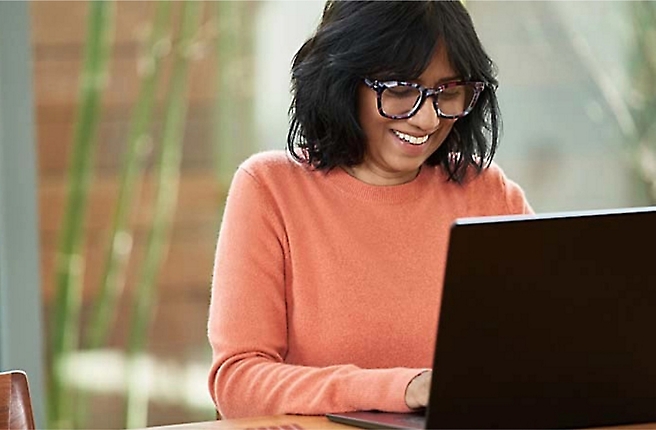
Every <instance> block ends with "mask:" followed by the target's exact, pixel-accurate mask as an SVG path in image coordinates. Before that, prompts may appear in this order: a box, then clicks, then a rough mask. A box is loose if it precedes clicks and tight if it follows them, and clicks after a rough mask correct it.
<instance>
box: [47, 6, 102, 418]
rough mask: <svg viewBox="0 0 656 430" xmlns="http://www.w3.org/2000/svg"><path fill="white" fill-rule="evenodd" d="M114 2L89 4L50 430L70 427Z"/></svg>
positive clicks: (61, 266) (56, 321)
mask: <svg viewBox="0 0 656 430" xmlns="http://www.w3.org/2000/svg"><path fill="white" fill-rule="evenodd" d="M114 8H115V5H114V2H112V1H97V2H90V4H89V14H88V22H87V27H88V29H87V44H86V47H85V53H84V69H83V71H82V76H81V80H80V96H79V97H80V106H79V109H78V111H77V119H76V122H75V124H76V125H75V136H74V142H73V152H72V160H71V166H70V170H69V181H68V185H69V188H68V197H67V201H66V208H65V214H64V218H63V225H62V227H61V238H60V244H59V252H58V255H57V262H56V298H55V304H54V309H53V315H54V317H53V322H52V325H51V330H52V331H51V336H52V343H51V348H50V357H49V358H50V365H51V367H52V371H51V372H50V375H49V376H50V379H49V381H48V393H47V398H48V427H50V428H62V427H67V428H68V427H71V426H72V421H71V420H72V417H71V414H70V410H71V400H72V396H71V393H70V390H68V389H67V387H66V384H65V383H64V373H63V360H64V359H65V358H66V357H67V356H68V355H69V354H70V353H71V352H72V351H74V350H75V349H77V347H78V343H79V324H80V303H81V295H82V275H83V270H84V253H83V252H82V241H83V232H84V218H85V214H86V202H87V194H88V189H89V184H90V180H91V175H92V160H93V154H94V149H95V140H96V130H97V127H98V121H99V119H100V112H101V95H102V90H103V89H104V87H105V85H106V83H107V70H108V67H107V65H108V61H109V57H110V55H109V53H110V47H111V42H112V35H113V25H114Z"/></svg>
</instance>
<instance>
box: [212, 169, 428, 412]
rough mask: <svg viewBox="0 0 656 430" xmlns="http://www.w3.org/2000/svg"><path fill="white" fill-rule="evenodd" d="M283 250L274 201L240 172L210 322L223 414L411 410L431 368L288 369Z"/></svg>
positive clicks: (223, 235)
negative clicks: (416, 383)
mask: <svg viewBox="0 0 656 430" xmlns="http://www.w3.org/2000/svg"><path fill="white" fill-rule="evenodd" d="M285 246H286V240H285V229H284V223H283V222H282V217H281V215H280V213H279V211H278V209H277V207H276V205H275V204H274V203H273V198H272V197H271V196H270V194H269V193H267V192H266V190H265V188H264V187H263V186H261V185H260V184H259V183H258V182H257V180H256V179H255V178H254V177H253V176H251V175H250V173H248V172H247V171H245V170H243V168H240V169H239V170H238V171H237V173H236V174H235V177H234V179H233V182H232V185H231V187H230V191H229V193H228V198H227V201H226V207H225V211H224V215H223V220H222V223H221V229H220V234H219V239H218V244H217V249H216V257H215V267H214V273H213V283H212V296H211V303H210V311H209V322H208V337H209V341H210V344H211V347H212V367H211V370H210V375H209V381H208V382H209V388H210V393H211V396H212V398H213V400H214V403H215V404H216V406H217V409H218V411H219V413H220V414H221V415H222V416H224V417H228V418H236V417H246V416H263V415H277V414H305V415H320V414H325V413H328V412H339V411H348V410H366V409H381V410H389V411H396V412H407V411H409V409H408V408H407V406H406V404H405V399H404V396H405V389H406V387H407V385H408V383H409V382H410V380H411V379H412V378H414V377H415V376H416V375H418V374H419V373H421V372H422V371H424V370H426V369H408V368H394V369H362V368H358V367H357V366H354V365H336V366H329V367H322V368H317V367H307V366H298V365H291V364H285V363H284V358H285V355H286V352H287V332H288V327H287V315H286V300H285V254H286V250H285Z"/></svg>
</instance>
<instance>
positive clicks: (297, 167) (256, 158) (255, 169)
mask: <svg viewBox="0 0 656 430" xmlns="http://www.w3.org/2000/svg"><path fill="white" fill-rule="evenodd" d="M238 170H240V171H243V172H245V173H248V174H249V175H250V176H252V177H253V178H254V179H255V180H256V181H258V182H263V181H266V179H267V178H271V177H275V178H276V179H277V180H284V178H285V177H288V176H294V175H298V174H301V173H303V172H306V171H307V170H308V166H305V165H303V164H301V163H299V162H298V161H296V160H294V159H293V158H292V157H291V156H290V155H289V153H287V152H286V151H282V150H270V151H263V152H258V153H256V154H253V155H251V156H250V157H249V158H248V159H246V160H245V161H244V162H243V163H242V164H241V165H240V166H239V169H238Z"/></svg>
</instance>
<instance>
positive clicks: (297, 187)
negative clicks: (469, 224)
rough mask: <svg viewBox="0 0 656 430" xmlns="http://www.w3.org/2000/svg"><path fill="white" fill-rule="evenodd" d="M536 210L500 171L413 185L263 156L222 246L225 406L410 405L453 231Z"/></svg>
mask: <svg viewBox="0 0 656 430" xmlns="http://www.w3.org/2000/svg"><path fill="white" fill-rule="evenodd" d="M528 212H531V208H530V206H529V205H528V203H527V202H526V200H525V198H524V194H523V192H522V190H521V189H520V188H519V187H518V186H517V185H516V184H515V183H513V182H511V181H509V180H508V179H506V178H505V176H504V175H503V172H502V171H501V170H500V169H499V168H498V167H497V166H496V165H494V164H493V165H492V166H491V167H490V168H489V169H487V170H486V171H484V173H482V174H481V175H480V176H478V177H475V178H474V179H472V180H470V181H468V182H467V183H466V185H458V184H456V183H453V182H446V176H445V174H444V173H443V171H442V169H441V168H439V167H429V166H423V167H422V169H421V171H420V174H419V175H418V176H417V178H416V179H414V180H413V181H411V182H409V183H406V184H403V185H398V186H390V187H379V186H372V185H367V184H365V183H363V182H360V181H358V180H357V179H355V178H353V177H351V176H349V175H348V174H346V173H345V172H344V171H343V170H342V169H339V168H337V169H334V170H332V171H330V172H328V173H326V172H323V171H316V170H313V169H311V168H309V167H307V166H305V165H301V164H299V163H296V162H294V161H292V160H291V159H290V158H289V156H287V155H285V154H284V153H283V152H278V151H272V152H266V153H261V154H257V155H254V156H253V157H251V158H250V159H249V160H247V161H246V162H244V163H243V165H242V166H241V167H240V168H239V169H238V170H237V172H236V174H235V176H234V179H233V182H232V185H231V188H230V192H229V194H228V199H227V203H226V208H225V213H224V217H223V222H222V225H221V232H220V235H219V240H218V245H217V251H216V261H215V269H214V280H213V286H212V299H211V305H210V313H209V324H208V330H209V340H210V343H211V346H212V351H213V364H212V368H211V371H210V376H209V385H210V392H211V395H212V398H213V399H214V402H215V403H216V405H217V408H218V410H219V411H220V413H221V414H222V415H223V416H224V417H228V418H235V417H243V416H257V415H272V414H284V413H289V414H324V413H327V412H336V411H348V410H368V409H378V410H384V411H400V412H404V411H408V408H407V406H406V405H405V401H404V394H405V388H406V386H407V385H408V383H409V382H410V380H411V379H412V378H413V377H414V376H416V375H417V374H419V373H420V372H421V371H423V370H424V369H427V368H430V366H431V365H432V359H433V346H434V345H433V343H434V339H435V331H436V326H437V312H438V308H439V304H440V296H441V290H442V278H443V274H444V262H445V256H446V247H447V238H448V237H447V236H448V229H449V227H450V225H451V223H452V222H453V221H454V220H455V219H456V218H458V217H465V216H482V215H500V214H514V213H528ZM472 246H476V244H475V243H473V244H472Z"/></svg>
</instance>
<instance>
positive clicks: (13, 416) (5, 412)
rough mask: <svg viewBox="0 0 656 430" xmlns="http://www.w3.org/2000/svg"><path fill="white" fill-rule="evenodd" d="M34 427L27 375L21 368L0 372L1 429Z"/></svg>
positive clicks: (24, 429) (27, 429)
mask: <svg viewBox="0 0 656 430" xmlns="http://www.w3.org/2000/svg"><path fill="white" fill-rule="evenodd" d="M34 428H35V426H34V415H33V413H32V401H31V400H30V390H29V388H28V385H27V375H26V374H25V372H23V371H20V370H14V371H10V372H0V429H11V430H14V429H16V430H33V429H34Z"/></svg>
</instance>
